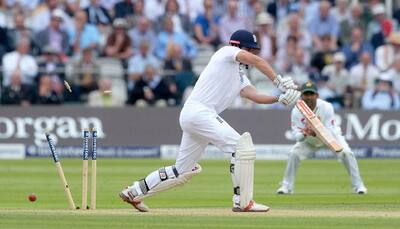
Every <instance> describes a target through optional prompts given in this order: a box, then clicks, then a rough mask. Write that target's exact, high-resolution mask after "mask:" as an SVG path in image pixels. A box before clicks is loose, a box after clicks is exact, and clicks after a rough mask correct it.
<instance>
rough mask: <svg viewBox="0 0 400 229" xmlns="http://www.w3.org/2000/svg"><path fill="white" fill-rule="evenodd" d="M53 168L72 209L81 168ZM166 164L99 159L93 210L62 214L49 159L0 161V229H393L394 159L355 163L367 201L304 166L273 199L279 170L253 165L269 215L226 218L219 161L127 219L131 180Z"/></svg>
mask: <svg viewBox="0 0 400 229" xmlns="http://www.w3.org/2000/svg"><path fill="white" fill-rule="evenodd" d="M61 163H62V166H63V169H64V173H65V176H66V178H67V181H68V182H69V184H70V187H71V191H72V196H73V197H74V200H75V204H76V205H77V206H80V203H81V198H82V197H81V192H82V190H81V187H82V175H81V174H82V160H80V159H66V158H63V159H62V160H61ZM171 163H173V162H172V161H162V160H158V159H103V158H99V160H98V162H97V171H98V172H97V208H98V209H97V210H74V211H69V210H66V209H67V201H66V199H65V196H64V192H63V188H62V185H61V182H60V180H59V178H58V176H57V173H56V168H55V166H54V163H53V162H52V159H51V158H50V157H49V158H40V159H26V160H0V186H1V187H0V228H10V229H11V228H30V229H31V228H32V229H33V228H40V229H47V228H58V229H62V228H374V229H375V228H400V159H364V160H359V166H360V171H361V175H362V177H363V179H364V182H365V184H366V186H367V187H368V191H369V193H368V194H367V195H356V194H353V193H352V190H351V189H350V181H349V177H348V175H347V174H346V171H345V169H344V167H343V165H342V164H341V163H338V162H337V161H336V160H306V161H304V162H303V163H302V165H301V167H300V169H299V172H298V176H297V183H296V190H295V194H293V195H287V196H278V195H276V194H275V191H276V189H277V188H278V186H279V181H280V179H281V178H282V175H283V171H284V169H285V165H286V164H285V163H286V162H285V161H257V162H256V168H255V187H254V188H255V195H254V197H255V200H256V201H257V202H260V203H264V204H267V205H268V206H270V207H271V210H270V212H268V213H232V212H231V210H230V208H231V205H232V203H231V197H232V195H231V194H232V187H231V181H230V174H229V162H228V161H224V160H217V161H214V160H204V161H202V162H201V163H200V164H201V165H202V167H203V172H202V173H200V174H199V175H198V176H195V177H194V178H193V180H192V181H191V182H190V183H189V184H187V185H185V186H184V187H180V188H177V189H174V190H170V191H168V192H165V193H162V194H160V195H158V196H155V197H152V198H149V199H148V200H147V201H146V203H147V204H148V205H149V207H150V208H151V209H152V210H153V211H152V212H149V213H138V212H135V211H134V210H133V209H131V207H130V206H129V205H127V204H126V203H123V202H122V201H121V200H120V199H119V198H118V195H117V194H118V193H119V192H120V190H121V189H122V188H123V187H124V186H126V185H128V184H131V183H132V181H133V180H135V179H138V178H141V177H143V176H145V175H146V174H148V173H149V172H151V171H153V170H154V169H157V168H159V167H161V166H165V165H169V164H171ZM89 168H91V167H90V164H89ZM89 187H90V177H89ZM29 193H36V195H37V197H38V199H37V201H36V202H29V201H28V195H29ZM88 199H89V200H88V202H89V203H90V195H88Z"/></svg>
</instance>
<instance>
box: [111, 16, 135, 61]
mask: <svg viewBox="0 0 400 229" xmlns="http://www.w3.org/2000/svg"><path fill="white" fill-rule="evenodd" d="M127 28H128V23H127V22H126V20H125V19H123V18H117V19H115V20H114V22H113V30H112V32H111V34H110V35H109V36H108V38H107V42H106V46H105V48H104V52H105V55H106V56H107V57H114V58H118V59H119V60H121V61H122V64H123V66H124V67H125V68H126V66H127V64H128V63H127V61H128V59H129V58H130V57H131V56H132V55H133V49H132V44H131V39H130V37H129V36H128V33H127V31H126V30H127Z"/></svg>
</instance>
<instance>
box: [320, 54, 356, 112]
mask: <svg viewBox="0 0 400 229" xmlns="http://www.w3.org/2000/svg"><path fill="white" fill-rule="evenodd" d="M345 62H346V57H345V55H344V54H343V53H342V52H337V53H335V55H333V63H332V64H330V65H327V66H325V67H324V68H323V69H322V75H324V76H327V77H328V79H327V82H326V84H325V86H326V88H324V89H321V90H329V92H328V93H329V94H330V96H328V97H327V98H325V99H326V100H327V101H329V102H331V103H332V105H333V106H334V107H338V106H340V107H344V98H343V95H344V94H345V92H346V88H347V87H348V85H349V80H350V74H349V72H348V71H347V69H346V68H345Z"/></svg>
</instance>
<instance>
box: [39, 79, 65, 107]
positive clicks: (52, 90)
mask: <svg viewBox="0 0 400 229" xmlns="http://www.w3.org/2000/svg"><path fill="white" fill-rule="evenodd" d="M57 83H58V84H60V81H59V80H57V79H54V78H51V77H50V76H48V75H42V76H40V77H39V85H38V96H37V101H36V103H38V104H42V105H60V104H62V102H63V95H62V93H60V92H59V91H57V90H56V87H57V86H56V84H57ZM61 87H63V86H62V84H61ZM58 88H59V87H58Z"/></svg>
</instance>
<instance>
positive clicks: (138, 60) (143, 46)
mask: <svg viewBox="0 0 400 229" xmlns="http://www.w3.org/2000/svg"><path fill="white" fill-rule="evenodd" d="M147 65H151V66H153V67H155V68H159V65H160V64H159V61H158V59H157V58H156V56H154V55H153V54H152V53H151V52H150V44H149V41H147V40H142V41H141V43H140V48H139V51H138V52H137V53H136V55H134V56H133V57H131V58H130V59H129V62H128V79H127V83H128V91H132V90H134V88H135V84H136V82H137V81H138V80H139V79H140V77H141V76H142V75H143V73H144V69H145V67H146V66H147Z"/></svg>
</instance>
